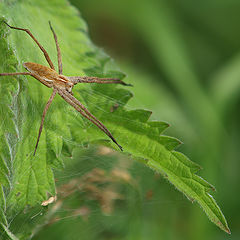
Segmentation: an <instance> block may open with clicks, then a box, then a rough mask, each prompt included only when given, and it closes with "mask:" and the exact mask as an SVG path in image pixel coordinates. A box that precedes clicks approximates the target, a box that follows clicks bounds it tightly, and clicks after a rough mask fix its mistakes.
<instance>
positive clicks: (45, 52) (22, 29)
mask: <svg viewBox="0 0 240 240" xmlns="http://www.w3.org/2000/svg"><path fill="white" fill-rule="evenodd" d="M4 23H5V24H6V25H7V26H8V27H10V28H12V29H16V30H20V31H24V32H26V33H27V34H28V35H29V36H30V37H31V38H32V39H33V40H34V42H35V43H36V44H37V45H38V47H39V48H40V49H41V51H42V52H43V54H44V56H45V59H46V60H47V62H48V64H49V66H50V67H51V68H52V69H55V68H54V65H53V63H52V61H51V59H50V57H49V55H48V53H47V51H46V50H45V49H44V48H43V46H42V45H41V44H40V43H39V42H38V40H37V39H36V38H35V37H34V36H33V35H32V33H31V32H30V30H28V29H25V28H18V27H13V26H10V25H9V24H8V23H7V22H5V21H4Z"/></svg>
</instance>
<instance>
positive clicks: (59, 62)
mask: <svg viewBox="0 0 240 240" xmlns="http://www.w3.org/2000/svg"><path fill="white" fill-rule="evenodd" d="M49 25H50V28H51V31H52V33H53V37H54V39H55V43H56V48H57V57H58V73H59V74H62V55H61V51H60V47H59V44H58V39H57V35H56V33H55V31H54V30H53V27H52V25H51V22H50V21H49Z"/></svg>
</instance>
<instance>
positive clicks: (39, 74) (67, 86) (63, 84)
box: [0, 22, 132, 155]
mask: <svg viewBox="0 0 240 240" xmlns="http://www.w3.org/2000/svg"><path fill="white" fill-rule="evenodd" d="M4 23H5V24H6V25H7V26H8V27H10V28H12V29H16V30H21V31H25V32H26V33H27V34H28V35H29V36H30V37H31V38H32V39H33V40H34V41H35V43H36V44H37V45H38V47H39V48H40V49H41V51H42V52H43V54H44V56H45V59H46V60H47V62H48V64H49V66H50V68H49V67H46V66H43V65H40V64H38V63H33V62H26V63H23V66H24V68H26V69H27V70H28V71H29V72H16V73H0V76H9V75H10V76H12V75H30V76H32V77H34V78H36V79H37V80H38V81H40V82H41V83H42V84H44V85H45V86H47V87H48V88H52V89H53V92H52V95H51V96H50V98H49V100H48V102H47V104H46V106H45V108H44V110H43V115H42V120H41V125H40V128H39V133H38V138H37V143H36V146H35V150H34V153H33V155H35V153H36V150H37V147H38V143H39V139H40V136H41V132H42V128H43V123H44V119H45V116H46V113H47V110H48V108H49V106H50V104H51V103H52V101H53V99H54V97H55V95H56V93H58V94H59V95H60V96H61V97H62V98H63V99H64V100H65V101H66V102H67V103H69V104H70V105H72V106H73V107H74V108H75V109H76V110H77V111H78V112H79V113H81V114H82V116H84V117H85V118H87V119H88V120H90V121H91V122H92V123H93V124H95V125H96V126H97V127H98V128H99V129H101V130H102V131H103V132H104V133H105V134H106V135H107V136H109V137H110V138H111V139H112V141H113V142H114V143H115V144H117V146H118V147H119V148H120V150H121V151H122V147H121V146H120V145H119V144H118V143H117V141H116V140H115V138H114V137H113V135H112V134H111V133H110V132H109V130H108V129H107V128H106V127H105V126H104V125H103V124H102V123H101V122H100V121H99V120H98V119H97V118H96V117H94V116H93V115H92V114H91V113H90V112H89V111H88V110H87V109H86V108H85V107H84V106H83V105H82V104H81V103H80V102H79V101H78V100H77V99H76V98H75V97H74V96H73V93H72V88H73V87H74V85H76V84H78V83H100V84H103V83H117V84H122V85H125V86H132V85H131V84H126V83H124V82H123V81H121V80H120V79H117V78H98V77H87V76H86V77H80V76H76V77H67V76H64V75H62V57H61V52H60V48H59V45H58V40H57V35H56V33H55V31H54V30H53V28H52V26H51V23H50V22H49V25H50V28H51V31H52V33H53V36H54V39H55V43H56V48H57V56H58V73H57V72H56V71H55V68H54V65H53V63H52V61H51V59H50V57H49V55H48V53H47V51H46V50H45V49H44V48H43V47H42V45H41V44H40V43H39V42H38V41H37V39H36V38H35V37H34V36H33V35H32V33H31V32H30V31H29V30H28V29H24V28H17V27H13V26H10V25H9V24H8V23H6V22H4Z"/></svg>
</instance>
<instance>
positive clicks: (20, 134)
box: [0, 0, 229, 239]
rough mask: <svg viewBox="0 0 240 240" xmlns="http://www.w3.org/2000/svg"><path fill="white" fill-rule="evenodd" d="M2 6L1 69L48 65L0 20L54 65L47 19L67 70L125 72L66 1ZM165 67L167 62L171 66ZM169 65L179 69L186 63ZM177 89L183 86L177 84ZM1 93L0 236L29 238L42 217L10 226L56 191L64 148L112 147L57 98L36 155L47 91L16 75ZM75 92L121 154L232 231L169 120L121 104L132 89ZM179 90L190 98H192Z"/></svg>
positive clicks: (68, 72)
mask: <svg viewBox="0 0 240 240" xmlns="http://www.w3.org/2000/svg"><path fill="white" fill-rule="evenodd" d="M0 12H1V16H2V17H1V22H0V34H1V36H0V37H1V38H0V49H1V51H0V71H1V72H15V71H21V70H22V69H23V67H22V66H21V63H22V62H26V61H31V62H37V63H41V64H46V63H45V60H44V57H43V55H42V54H41V52H40V50H39V49H38V48H37V46H36V45H35V44H34V43H33V41H32V39H30V38H29V36H27V35H26V34H25V33H23V32H19V31H14V30H9V29H8V28H7V27H6V25H5V24H4V23H3V20H6V21H8V22H9V23H10V24H12V25H14V26H19V27H26V28H29V29H30V30H31V31H32V33H33V35H34V36H35V37H36V38H37V39H38V40H39V42H40V43H41V44H42V45H43V46H44V47H45V48H46V50H47V51H48V53H49V55H50V56H51V57H53V60H54V63H56V62H57V61H56V50H55V46H54V40H53V37H52V34H51V31H50V30H49V29H48V20H51V22H52V25H53V27H54V29H55V31H56V33H57V35H58V39H59V42H60V46H61V50H62V56H63V72H64V75H67V76H68V75H69V76H74V75H75V76H76V75H85V74H87V75H92V76H100V77H103V76H114V77H119V78H123V76H124V74H123V73H121V72H120V71H119V70H118V69H117V67H116V65H115V64H114V63H113V62H112V60H111V59H110V58H109V57H108V56H107V55H106V54H104V53H103V52H102V51H101V50H99V49H98V48H96V47H95V46H94V45H93V44H92V43H91V42H90V40H89V38H88V35H87V28H86V24H85V22H84V21H83V20H82V19H81V18H80V17H79V16H78V12H77V11H76V10H75V9H74V8H72V7H71V6H70V5H69V4H68V3H67V2H66V1H64V0H61V1H57V0H56V1H51V2H48V1H35V0H34V1H27V0H25V1H4V2H2V3H1V4H0ZM56 13H57V14H56ZM23 16H24V17H23ZM63 19H64V20H63ZM146 34H147V35H148V34H149V33H146ZM169 38H171V36H169ZM174 45H175V44H173V45H172V46H174ZM170 65H171V61H169V62H168V69H169V71H170ZM174 68H175V71H176V74H177V72H178V71H180V69H181V68H186V66H180V65H179V66H175V67H174ZM189 76H192V75H191V74H189ZM195 87H196V88H197V85H196V86H195ZM179 88H180V89H182V90H181V91H183V90H184V89H183V88H182V86H181V85H179ZM0 91H1V93H0V96H1V105H0V122H1V128H0V138H1V145H0V167H1V172H0V182H1V186H2V189H1V201H0V206H1V215H0V217H1V223H2V228H1V229H2V230H3V232H5V235H4V236H8V237H9V238H12V239H14V238H16V237H14V235H13V233H14V234H16V236H18V237H19V238H23V239H24V238H26V237H27V236H31V234H32V231H33V229H34V228H35V227H36V224H38V223H39V222H40V221H41V216H38V218H36V220H35V221H33V222H31V224H29V225H27V226H25V227H23V228H22V231H20V232H19V231H17V230H16V229H17V228H16V227H14V226H16V225H17V224H18V223H19V222H21V221H22V220H23V219H24V218H26V217H27V216H31V215H34V213H36V214H37V213H38V212H39V211H40V209H42V207H41V206H40V204H41V202H42V201H44V200H46V199H47V198H48V196H54V195H55V194H56V192H55V183H54V176H53V172H52V169H53V168H57V169H61V168H62V167H63V166H64V162H63V159H64V155H65V153H66V149H67V150H68V151H69V152H70V154H71V153H72V151H73V149H74V148H79V147H83V146H86V145H88V144H89V143H94V142H95V143H100V144H105V145H107V146H110V147H112V148H115V146H114V145H113V144H112V143H111V142H110V141H109V140H108V138H107V137H106V136H105V135H104V134H103V133H102V132H101V131H100V130H99V129H97V128H96V127H95V126H93V125H92V124H91V123H89V122H88V121H87V120H85V119H82V118H81V116H79V114H77V113H76V112H75V111H74V109H72V108H71V106H68V105H67V103H65V102H63V100H62V99H61V98H60V97H59V96H58V97H56V99H55V100H54V102H53V104H52V106H51V108H50V110H49V112H48V117H47V119H46V121H45V125H44V130H43V133H42V136H41V139H40V143H39V147H38V150H37V154H36V156H35V157H33V155H32V154H33V150H34V145H35V141H36V137H37V132H38V128H39V123H40V119H41V114H42V110H43V108H44V105H45V103H46V101H47V99H48V97H49V96H50V94H51V90H49V89H47V88H46V87H45V86H41V84H40V83H39V82H37V81H35V79H33V78H31V77H22V76H21V77H1V82H0ZM73 92H74V95H75V96H76V97H77V98H78V99H79V100H80V101H81V102H82V103H83V104H84V105H85V106H86V107H87V108H88V109H89V110H90V111H91V112H92V113H93V114H94V115H95V116H96V117H97V118H98V119H100V120H101V121H102V122H103V123H104V124H105V125H106V126H107V127H108V129H109V130H110V131H111V132H112V133H113V135H114V136H115V137H116V139H117V140H118V142H119V143H120V144H121V145H122V146H123V149H124V153H125V154H126V155H131V156H132V158H134V159H136V160H138V161H141V162H143V163H144V164H145V165H146V166H148V167H150V168H152V169H153V170H154V171H156V172H157V173H161V174H162V175H163V176H164V177H166V178H167V179H168V180H169V181H170V182H171V183H172V184H173V185H174V186H175V187H176V188H177V189H178V190H180V191H181V192H183V193H184V194H185V195H186V196H187V197H188V198H189V199H190V200H191V201H197V202H198V203H199V204H200V206H201V207H202V208H203V210H204V211H205V212H206V214H207V216H208V217H209V219H210V220H211V221H212V222H214V223H215V224H216V225H218V226H219V227H220V228H221V229H223V230H224V231H226V232H228V233H229V229H228V226H227V222H226V220H225V218H224V216H223V214H222V212H221V210H220V209H219V207H218V205H217V204H216V202H215V200H214V199H213V198H212V196H211V195H210V194H209V191H210V190H213V189H214V188H213V187H212V186H211V185H210V184H209V183H208V182H206V181H205V180H203V179H202V178H201V177H199V176H198V175H196V172H197V171H198V170H199V169H200V167H199V166H198V165H197V164H195V163H193V162H191V161H190V160H189V159H188V158H187V157H186V156H184V155H183V154H181V153H179V152H176V151H174V149H175V148H176V147H177V146H178V145H179V144H180V142H179V140H177V139H175V138H172V137H168V136H164V135H161V134H162V132H163V131H164V130H165V129H166V128H167V127H168V124H166V123H164V122H158V121H150V120H149V118H150V116H151V112H149V111H146V110H127V108H126V107H125V105H126V104H127V103H128V101H129V100H130V98H131V97H132V96H133V94H132V93H131V92H130V91H129V90H128V89H126V88H123V87H119V86H112V85H108V86H97V85H94V86H89V85H82V86H77V87H75V89H74V91H73ZM183 94H186V98H187V99H186V100H187V101H189V99H190V96H188V94H187V93H186V92H184V93H183ZM199 95H200V96H203V95H201V93H199ZM200 99H201V98H200ZM202 99H203V98H202ZM189 104H191V102H190V103H189ZM201 104H202V105H204V106H207V105H208V103H207V102H205V100H202V101H201ZM116 106H117V107H116ZM212 119H214V116H213V117H212ZM206 125H207V124H206ZM15 216H16V217H15ZM12 232H13V233H12Z"/></svg>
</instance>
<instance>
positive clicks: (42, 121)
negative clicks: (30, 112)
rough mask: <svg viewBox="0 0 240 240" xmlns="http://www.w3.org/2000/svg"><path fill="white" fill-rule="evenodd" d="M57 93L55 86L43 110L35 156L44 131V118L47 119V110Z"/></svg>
mask: <svg viewBox="0 0 240 240" xmlns="http://www.w3.org/2000/svg"><path fill="white" fill-rule="evenodd" d="M56 93H57V90H56V89H55V88H54V89H53V92H52V95H51V96H50V98H49V99H48V102H47V104H46V106H45V108H44V110H43V115H42V120H41V125H40V128H39V132H38V138H37V143H36V146H35V149H34V153H33V156H34V155H35V153H36V151H37V147H38V143H39V139H40V136H41V133H42V128H43V123H44V119H45V116H46V113H47V110H48V108H49V106H50V105H51V103H52V101H53V99H54V97H55V96H56Z"/></svg>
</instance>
